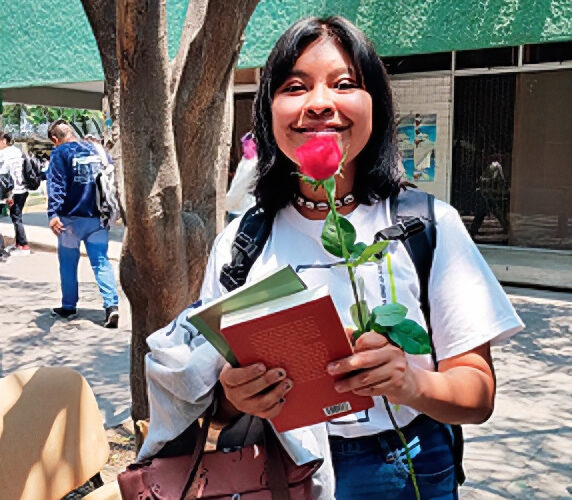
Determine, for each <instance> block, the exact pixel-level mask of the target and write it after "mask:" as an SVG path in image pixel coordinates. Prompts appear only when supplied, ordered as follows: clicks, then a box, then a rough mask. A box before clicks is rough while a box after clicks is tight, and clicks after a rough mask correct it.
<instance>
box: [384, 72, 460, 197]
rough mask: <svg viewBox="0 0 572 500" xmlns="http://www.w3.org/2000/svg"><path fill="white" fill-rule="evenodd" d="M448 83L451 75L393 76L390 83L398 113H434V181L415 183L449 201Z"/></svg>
mask: <svg viewBox="0 0 572 500" xmlns="http://www.w3.org/2000/svg"><path fill="white" fill-rule="evenodd" d="M451 82H452V78H451V77H450V76H439V77H428V78H410V79H394V80H392V82H391V85H392V87H393V93H394V96H395V101H396V104H397V108H398V111H399V113H400V114H401V115H407V114H415V113H421V114H433V113H436V114H437V140H436V141H435V180H434V181H433V182H417V184H418V185H419V187H420V188H421V189H423V190H424V191H427V192H429V193H432V194H434V195H435V196H436V197H437V198H439V199H441V200H445V201H449V199H450V191H451V190H450V183H451V181H450V179H451V140H450V133H451V122H452V120H451V113H452V106H451Z"/></svg>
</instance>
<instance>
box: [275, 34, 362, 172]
mask: <svg viewBox="0 0 572 500" xmlns="http://www.w3.org/2000/svg"><path fill="white" fill-rule="evenodd" d="M371 122H372V105H371V96H370V94H369V93H368V92H367V91H366V90H365V89H363V88H362V87H360V86H359V85H358V83H357V77H356V71H355V68H354V67H353V64H352V61H351V58H350V56H349V55H348V54H347V53H346V52H345V51H344V50H343V49H342V48H341V46H340V45H339V44H338V43H336V42H335V41H334V40H332V39H330V38H320V39H318V40H316V41H314V42H313V43H312V44H310V45H309V46H308V47H307V48H306V49H305V50H304V51H303V52H302V54H301V55H300V57H299V58H298V60H297V61H296V64H295V65H294V67H293V68H292V71H291V72H290V75H289V76H288V77H287V78H286V80H285V81H284V83H283V84H282V85H281V86H280V87H279V88H278V90H277V91H276V93H275V94H274V99H273V101H272V130H273V133H274V138H275V139H276V143H277V144H278V147H279V148H280V150H281V151H282V152H283V153H284V154H285V155H286V156H287V157H288V158H289V159H290V160H292V161H293V162H295V163H297V160H296V156H295V150H296V148H298V147H299V146H301V145H302V144H304V143H305V142H306V141H307V140H308V139H310V138H311V137H313V136H316V135H323V134H329V135H333V136H335V137H336V139H337V140H338V144H341V145H342V146H343V149H344V150H345V151H347V158H346V162H345V165H346V166H350V165H351V164H352V162H353V161H354V159H355V158H356V156H357V155H358V154H359V152H360V151H361V150H362V149H363V148H364V146H365V145H366V144H367V141H368V140H369V137H370V135H371V128H372V125H371Z"/></svg>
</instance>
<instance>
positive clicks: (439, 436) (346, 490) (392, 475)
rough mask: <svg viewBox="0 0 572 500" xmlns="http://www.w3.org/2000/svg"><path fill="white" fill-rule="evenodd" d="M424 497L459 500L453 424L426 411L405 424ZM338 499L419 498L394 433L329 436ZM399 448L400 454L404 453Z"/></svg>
mask: <svg viewBox="0 0 572 500" xmlns="http://www.w3.org/2000/svg"><path fill="white" fill-rule="evenodd" d="M402 430H403V432H404V434H405V437H406V440H407V443H408V447H409V448H410V456H411V457H412V462H413V470H414V472H415V475H416V477H417V485H418V487H419V492H420V494H421V498H422V499H423V500H458V498H459V497H458V493H457V481H456V478H455V465H454V460H453V454H452V440H451V436H450V433H449V428H448V427H446V426H444V425H443V424H440V423H438V422H435V421H434V420H432V419H430V418H429V417H427V416H425V415H420V416H418V417H417V418H416V419H415V420H414V421H413V422H412V423H411V424H409V425H408V426H406V427H404V428H403V429H402ZM330 445H331V449H332V460H333V465H334V473H335V476H336V500H372V499H380V500H410V499H415V491H414V489H413V483H412V481H411V478H410V477H409V472H408V468H407V459H406V457H405V453H404V451H403V445H402V444H401V441H400V440H399V438H398V437H397V434H396V433H395V432H394V431H386V432H382V433H380V434H377V435H375V436H366V437H362V438H353V439H344V438H335V437H331V438H330ZM400 451H401V452H400Z"/></svg>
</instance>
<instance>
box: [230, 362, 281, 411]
mask: <svg viewBox="0 0 572 500" xmlns="http://www.w3.org/2000/svg"><path fill="white" fill-rule="evenodd" d="M219 380H220V383H221V385H222V388H223V390H224V394H225V396H226V399H227V400H228V402H229V403H230V404H231V405H232V406H233V407H234V408H236V410H238V411H239V412H242V413H247V414H249V415H254V416H256V417H260V418H274V417H275V416H276V415H278V414H279V413H280V411H281V410H282V407H283V406H284V403H285V401H286V399H285V397H286V394H287V393H288V391H290V389H292V380H290V379H289V378H287V377H286V371H285V370H284V369H282V368H271V369H266V367H265V366H264V365H263V364H262V363H256V364H254V365H249V366H244V367H240V368H232V367H231V366H230V365H229V364H228V363H227V364H226V365H225V366H224V367H223V369H222V371H221V374H220V377H219Z"/></svg>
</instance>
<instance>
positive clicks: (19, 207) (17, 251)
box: [0, 133, 30, 255]
mask: <svg viewBox="0 0 572 500" xmlns="http://www.w3.org/2000/svg"><path fill="white" fill-rule="evenodd" d="M0 162H3V163H4V168H6V167H8V168H9V171H10V175H11V176H12V180H13V181H14V187H13V189H12V197H11V198H10V200H9V201H8V206H9V207H10V218H11V219H12V223H13V224H14V244H13V245H11V246H10V247H8V249H7V250H8V251H9V252H10V253H11V254H12V255H29V254H30V247H29V246H28V240H27V238H26V230H25V229H24V223H23V222H22V215H23V210H24V205H25V204H26V200H27V199H28V190H27V189H26V186H24V177H23V174H22V163H23V157H22V151H20V150H19V149H18V148H17V147H16V146H13V145H12V136H11V135H10V134H7V133H2V135H1V136H0Z"/></svg>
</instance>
